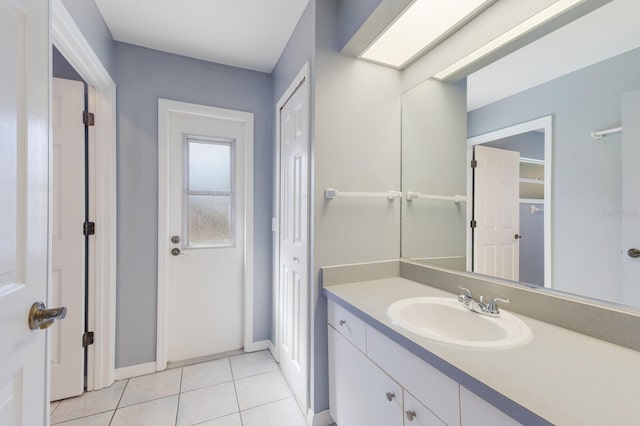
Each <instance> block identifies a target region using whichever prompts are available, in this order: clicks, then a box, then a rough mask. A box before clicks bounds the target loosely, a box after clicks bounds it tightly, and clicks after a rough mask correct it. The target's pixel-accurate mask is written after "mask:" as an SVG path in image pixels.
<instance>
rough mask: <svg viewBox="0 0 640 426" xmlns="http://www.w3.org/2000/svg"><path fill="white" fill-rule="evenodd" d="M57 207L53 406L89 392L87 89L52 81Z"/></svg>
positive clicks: (52, 289)
mask: <svg viewBox="0 0 640 426" xmlns="http://www.w3.org/2000/svg"><path fill="white" fill-rule="evenodd" d="M52 108H53V109H52V117H53V120H52V130H53V153H52V157H53V176H52V179H53V195H52V198H53V200H52V201H53V202H52V211H51V215H52V218H51V222H52V226H51V239H52V258H53V259H52V260H53V267H52V273H51V286H50V298H49V300H50V302H49V303H50V304H52V305H54V306H66V307H67V316H66V318H65V320H64V321H62V322H60V323H56V324H54V325H53V326H51V328H50V340H51V345H50V348H51V400H52V401H56V400H58V399H63V398H69V397H72V396H77V395H80V394H81V393H82V392H83V391H84V348H83V347H82V334H83V332H84V296H85V286H84V277H85V249H84V241H85V237H84V235H83V233H82V224H83V222H84V215H85V195H84V194H85V192H84V191H85V188H84V185H85V157H84V124H83V122H82V111H83V110H84V83H82V82H80V81H73V80H64V79H60V78H54V79H53V98H52Z"/></svg>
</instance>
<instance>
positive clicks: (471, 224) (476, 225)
mask: <svg viewBox="0 0 640 426" xmlns="http://www.w3.org/2000/svg"><path fill="white" fill-rule="evenodd" d="M469 226H471V227H472V228H477V227H478V223H477V222H476V221H475V220H472V221H471V223H470V224H469Z"/></svg>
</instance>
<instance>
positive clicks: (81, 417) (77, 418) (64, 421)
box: [51, 410, 115, 426]
mask: <svg viewBox="0 0 640 426" xmlns="http://www.w3.org/2000/svg"><path fill="white" fill-rule="evenodd" d="M109 411H113V412H115V410H104V411H100V412H99V413H94V414H87V415H86V416H80V417H74V418H73V419H68V420H62V421H60V422H58V423H51V426H55V425H59V424H62V423H66V422H73V421H75V420H79V419H84V418H87V417H91V416H97V415H98V414H104V413H108V412H109Z"/></svg>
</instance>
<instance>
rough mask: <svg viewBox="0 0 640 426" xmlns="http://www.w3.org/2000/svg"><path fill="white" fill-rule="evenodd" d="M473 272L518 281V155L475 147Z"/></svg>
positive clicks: (500, 150) (516, 153)
mask: <svg viewBox="0 0 640 426" xmlns="http://www.w3.org/2000/svg"><path fill="white" fill-rule="evenodd" d="M475 159H476V161H477V167H476V168H475V169H474V170H475V172H474V219H475V221H476V228H475V229H474V236H473V249H474V251H473V259H474V267H473V270H474V272H478V273H481V274H486V275H491V276H495V277H498V278H505V279H508V280H515V281H518V278H519V276H520V272H519V270H520V266H519V257H520V255H519V252H520V249H519V244H518V243H519V238H520V236H519V230H520V207H519V206H520V183H519V179H520V153H518V152H516V151H507V150H503V149H497V148H490V147H486V146H480V145H478V146H476V147H475Z"/></svg>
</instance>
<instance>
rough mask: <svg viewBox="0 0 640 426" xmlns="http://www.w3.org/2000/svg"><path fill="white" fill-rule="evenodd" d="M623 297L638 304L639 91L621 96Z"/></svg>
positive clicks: (639, 248) (639, 224)
mask: <svg viewBox="0 0 640 426" xmlns="http://www.w3.org/2000/svg"><path fill="white" fill-rule="evenodd" d="M622 126H623V129H624V130H623V132H622V232H621V235H622V247H621V248H622V250H621V253H622V300H623V301H624V303H625V304H627V305H633V306H638V305H640V286H639V285H638V283H639V282H640V258H638V257H631V256H630V254H629V249H637V250H640V190H639V189H638V183H639V182H640V168H639V167H638V160H639V159H640V91H635V92H630V93H625V94H624V95H623V96H622Z"/></svg>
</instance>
